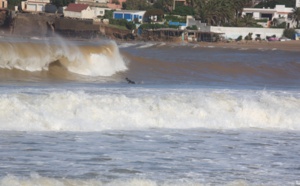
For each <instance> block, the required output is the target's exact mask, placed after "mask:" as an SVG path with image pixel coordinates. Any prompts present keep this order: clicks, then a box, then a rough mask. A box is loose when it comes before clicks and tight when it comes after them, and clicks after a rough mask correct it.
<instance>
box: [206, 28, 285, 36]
mask: <svg viewBox="0 0 300 186" xmlns="http://www.w3.org/2000/svg"><path fill="white" fill-rule="evenodd" d="M200 30H201V29H200ZM283 30H284V29H278V28H276V29H275V28H248V27H214V26H212V27H210V31H211V32H217V33H224V36H225V38H226V39H229V38H231V39H236V38H238V37H239V36H240V35H241V36H242V37H243V38H245V36H247V35H248V34H249V33H253V35H252V38H253V39H254V38H255V37H256V36H255V34H260V37H261V39H265V38H266V36H272V35H276V37H281V36H282V34H283Z"/></svg>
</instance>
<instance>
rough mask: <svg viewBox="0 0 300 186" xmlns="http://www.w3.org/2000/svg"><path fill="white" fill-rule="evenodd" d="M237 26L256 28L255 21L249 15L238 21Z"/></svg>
mask: <svg viewBox="0 0 300 186" xmlns="http://www.w3.org/2000/svg"><path fill="white" fill-rule="evenodd" d="M238 26H241V27H258V25H257V23H256V21H255V19H254V18H253V17H252V16H251V15H245V16H243V17H242V18H240V19H239V23H238Z"/></svg>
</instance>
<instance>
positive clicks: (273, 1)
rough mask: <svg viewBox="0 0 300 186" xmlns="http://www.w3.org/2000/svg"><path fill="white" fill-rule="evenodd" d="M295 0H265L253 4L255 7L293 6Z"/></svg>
mask: <svg viewBox="0 0 300 186" xmlns="http://www.w3.org/2000/svg"><path fill="white" fill-rule="evenodd" d="M295 4H296V0H265V1H263V2H260V3H259V4H257V5H256V6H255V8H263V7H265V8H267V7H270V8H275V6H276V5H285V6H286V7H295Z"/></svg>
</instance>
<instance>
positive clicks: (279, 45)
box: [198, 40, 300, 52]
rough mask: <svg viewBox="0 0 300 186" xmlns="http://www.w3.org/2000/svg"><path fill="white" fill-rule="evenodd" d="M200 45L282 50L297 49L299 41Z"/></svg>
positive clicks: (206, 44) (299, 45) (201, 43)
mask: <svg viewBox="0 0 300 186" xmlns="http://www.w3.org/2000/svg"><path fill="white" fill-rule="evenodd" d="M198 44H199V45H200V46H202V47H220V48H232V49H259V50H284V51H299V52H300V41H295V40H293V41H271V42H268V41H261V42H258V41H250V42H230V43H225V42H216V43H206V42H200V43H198Z"/></svg>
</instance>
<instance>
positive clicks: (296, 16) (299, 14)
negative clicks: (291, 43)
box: [292, 8, 300, 28]
mask: <svg viewBox="0 0 300 186" xmlns="http://www.w3.org/2000/svg"><path fill="white" fill-rule="evenodd" d="M292 19H293V21H295V22H296V23H297V25H296V28H298V27H299V22H300V8H295V9H294V10H293V13H292Z"/></svg>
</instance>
